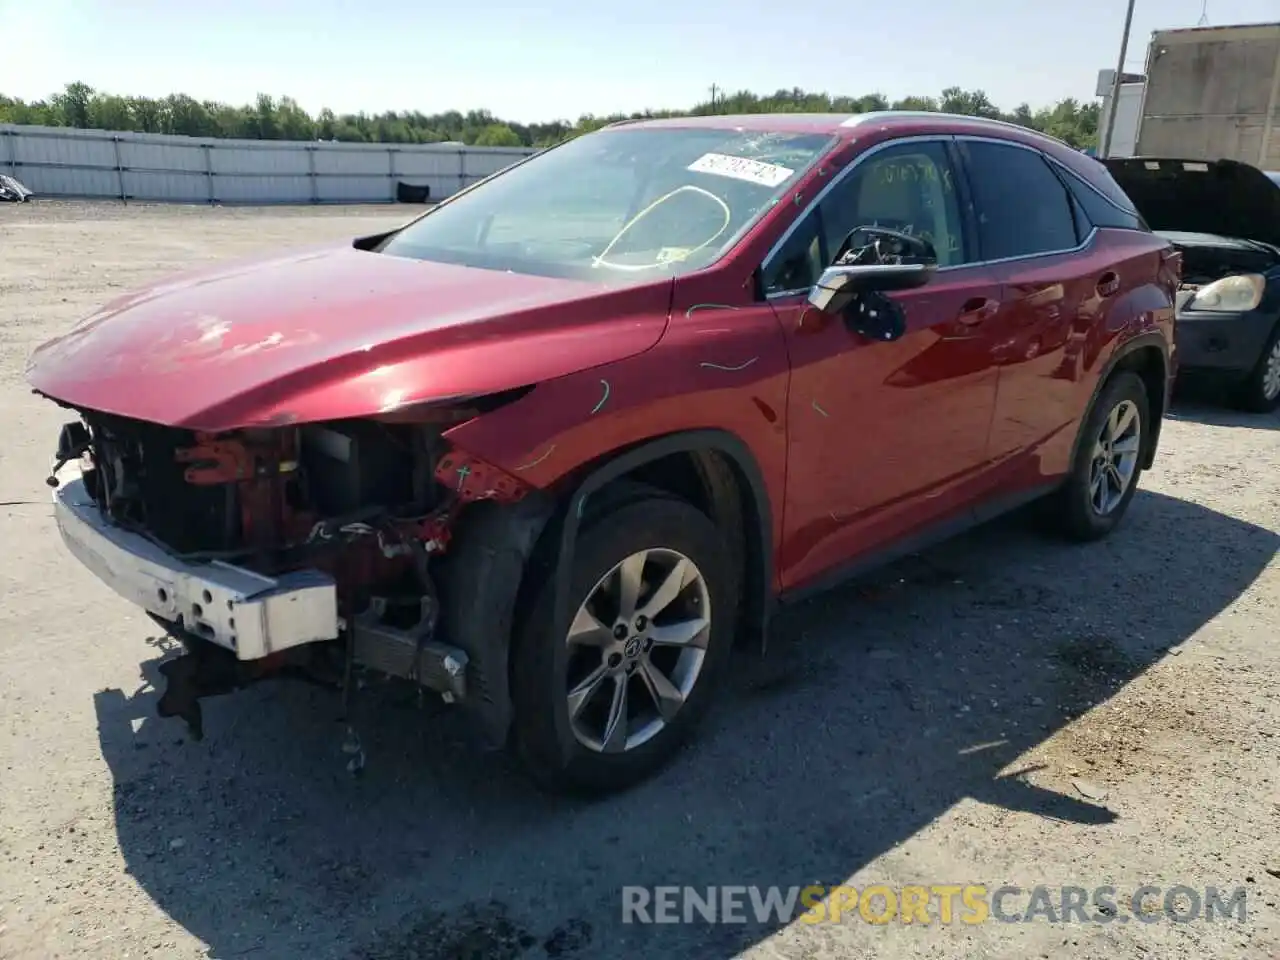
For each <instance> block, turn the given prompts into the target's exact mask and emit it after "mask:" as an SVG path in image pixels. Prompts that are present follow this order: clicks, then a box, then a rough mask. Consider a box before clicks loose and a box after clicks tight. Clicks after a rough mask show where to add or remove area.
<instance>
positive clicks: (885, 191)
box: [763, 143, 973, 293]
mask: <svg viewBox="0 0 1280 960" xmlns="http://www.w3.org/2000/svg"><path fill="white" fill-rule="evenodd" d="M867 226H879V227H888V228H889V229H891V230H900V231H902V232H903V233H909V234H913V235H915V236H918V237H921V238H922V239H924V240H926V241H928V242H929V243H930V244H932V246H933V248H934V251H935V254H936V256H937V258H938V265H939V266H944V267H945V266H955V265H956V264H960V263H965V262H967V261H969V260H972V259H973V257H971V256H968V252H967V251H966V249H965V244H964V226H963V219H962V215H961V207H960V201H959V197H958V196H957V194H956V187H955V175H954V173H953V172H952V169H951V163H950V160H949V158H948V155H947V150H946V147H945V146H944V145H943V144H942V143H912V144H902V145H900V146H896V147H889V148H887V149H885V150H882V151H880V152H879V153H876V154H873V155H872V156H870V157H868V158H867V159H866V160H864V161H862V162H861V163H859V164H858V165H857V166H855V167H854V168H853V169H852V170H851V171H850V172H849V173H848V174H847V175H846V176H845V177H844V178H843V179H841V180H840V181H838V182H837V184H836V186H835V187H833V188H832V190H831V192H830V193H829V194H827V196H826V197H824V198H823V200H822V202H821V203H820V204H819V205H818V208H817V209H816V210H814V211H812V212H811V213H810V214H809V215H808V217H806V219H805V221H804V222H803V223H801V224H800V225H799V226H798V227H797V228H796V229H795V230H794V231H793V232H792V234H791V236H790V237H788V239H787V241H786V242H785V243H784V244H783V246H782V248H781V249H780V250H779V251H778V253H777V255H776V256H775V257H774V259H773V260H771V261H770V262H769V263H768V264H766V269H765V273H764V277H763V281H764V290H765V292H766V293H780V292H782V291H791V290H800V289H803V288H807V287H808V286H810V285H811V284H812V283H813V282H814V281H815V280H816V279H817V277H818V274H819V273H820V272H821V270H822V268H823V267H825V266H827V265H828V264H830V263H831V262H832V261H833V260H834V259H835V257H836V254H837V253H838V252H839V249H840V245H841V244H842V243H843V242H844V240H845V238H846V237H848V235H849V234H850V233H852V232H853V231H854V230H856V229H857V228H858V227H867Z"/></svg>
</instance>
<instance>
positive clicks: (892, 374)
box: [761, 138, 1001, 589]
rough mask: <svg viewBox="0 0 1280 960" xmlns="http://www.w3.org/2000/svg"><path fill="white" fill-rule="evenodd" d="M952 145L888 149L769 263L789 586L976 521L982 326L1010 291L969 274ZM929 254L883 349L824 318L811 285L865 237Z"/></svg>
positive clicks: (859, 169) (991, 399) (983, 382)
mask: <svg viewBox="0 0 1280 960" xmlns="http://www.w3.org/2000/svg"><path fill="white" fill-rule="evenodd" d="M954 157H955V154H954V149H953V147H952V145H951V142H950V138H911V139H910V140H899V141H890V142H888V143H887V144H885V145H883V146H880V147H873V148H871V149H870V150H869V151H868V152H866V153H864V154H861V155H860V156H858V157H857V158H855V159H854V161H853V162H852V163H851V164H850V166H849V167H847V168H845V170H844V171H842V172H841V173H840V174H838V175H837V176H836V177H835V178H834V179H833V180H832V182H831V183H830V185H829V186H828V187H827V188H826V189H825V190H824V191H823V192H822V193H820V194H819V195H818V197H817V198H816V200H815V202H814V204H813V205H812V207H811V209H809V210H808V211H806V213H805V214H804V215H803V216H802V217H801V219H800V220H798V221H797V222H796V224H794V225H793V227H792V228H791V229H790V231H789V232H788V234H787V235H784V237H783V239H782V241H781V242H780V244H779V245H778V247H776V248H775V250H774V251H773V252H771V254H770V256H769V257H768V258H767V259H766V260H765V262H764V264H763V265H762V274H761V279H762V287H763V292H764V293H765V295H766V297H767V298H768V301H769V303H770V305H771V306H772V308H773V310H774V311H775V313H776V315H777V317H778V320H779V322H780V323H781V325H782V327H783V330H784V332H785V335H786V337H787V342H788V348H789V351H790V357H791V365H792V377H791V388H790V392H789V398H788V416H787V424H788V456H787V490H786V506H785V513H784V521H783V522H784V538H783V544H782V558H781V559H782V568H783V569H782V571H781V574H782V579H783V586H784V589H793V588H803V587H804V586H806V585H809V584H810V583H811V582H813V581H815V580H818V579H820V578H821V577H822V576H823V574H826V573H828V572H833V571H836V570H838V569H839V568H840V567H842V566H844V565H845V564H848V563H850V562H852V561H856V560H857V559H859V558H861V557H865V556H866V555H867V554H870V553H872V552H874V551H877V550H878V548H887V547H890V546H893V545H897V544H898V542H899V541H901V540H903V539H904V538H909V537H911V535H912V534H913V533H916V532H924V530H925V528H928V527H930V526H932V525H933V524H935V523H939V522H942V521H945V520H947V519H952V518H954V519H957V520H961V521H963V520H967V519H968V517H969V515H970V514H971V507H972V504H973V502H974V500H975V499H976V498H978V497H979V496H981V494H982V493H984V492H986V490H987V486H988V484H989V471H988V470H987V469H986V467H987V438H988V432H989V430H990V425H991V417H992V414H993V411H994V409H995V400H996V380H997V367H996V358H997V355H998V351H997V344H996V343H995V342H994V341H993V336H992V335H991V334H990V333H989V332H988V331H989V329H990V327H991V325H990V324H988V323H987V321H988V320H989V319H990V318H991V317H992V316H993V315H994V314H995V312H996V311H997V310H998V307H999V301H1000V296H1001V285H1000V282H999V280H998V279H997V278H996V277H994V276H993V275H992V273H991V272H990V271H989V270H988V269H987V268H986V267H984V266H981V265H979V264H976V263H974V262H973V261H974V259H975V258H976V244H975V243H974V240H973V223H972V222H971V218H970V215H969V212H968V211H969V210H970V207H969V204H968V198H967V196H966V193H965V187H964V184H963V183H961V182H960V178H959V175H958V172H957V171H958V165H957V164H955V162H954ZM864 226H881V227H888V228H890V229H894V230H899V231H902V232H904V233H911V234H915V235H917V236H921V237H922V238H924V239H927V240H929V241H930V243H932V245H933V247H934V249H935V251H936V253H937V257H938V268H939V269H938V272H937V273H936V274H935V275H934V277H933V278H932V279H931V280H930V282H929V283H927V284H926V285H924V286H922V287H920V288H918V289H914V290H905V291H899V292H894V293H889V294H887V295H886V296H888V297H889V298H890V299H891V300H892V301H894V302H895V303H896V304H897V305H898V306H899V307H901V309H902V311H903V313H904V319H905V328H906V333H905V334H904V336H902V337H901V338H900V339H898V340H894V341H890V342H879V341H873V340H869V339H867V338H865V337H863V336H861V335H859V334H858V333H855V332H854V331H853V330H852V329H851V328H850V327H849V326H848V325H847V323H846V322H845V319H844V318H843V317H841V316H835V315H830V314H826V313H823V312H820V311H818V310H817V309H815V308H814V307H812V306H810V305H809V304H808V301H807V296H808V293H809V288H810V286H811V285H812V284H813V282H814V281H815V280H816V279H817V276H818V274H819V273H820V272H821V270H822V269H823V268H824V267H826V266H828V265H830V263H831V262H832V261H833V260H834V258H835V257H836V255H837V254H838V252H839V249H840V247H841V244H842V243H843V242H844V240H845V238H846V237H848V235H849V234H850V233H851V232H852V231H854V230H855V229H857V228H859V227H864Z"/></svg>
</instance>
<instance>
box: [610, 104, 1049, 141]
mask: <svg viewBox="0 0 1280 960" xmlns="http://www.w3.org/2000/svg"><path fill="white" fill-rule="evenodd" d="M610 126H612V127H619V126H627V127H653V128H662V127H704V128H706V127H710V128H715V129H726V130H761V131H769V132H778V133H828V134H835V135H837V136H840V137H853V136H856V135H857V133H858V131H859V130H865V129H866V128H867V127H869V126H879V127H881V128H882V129H894V130H899V131H901V132H903V133H906V132H911V133H932V132H938V133H956V132H960V130H961V129H962V130H963V131H964V132H981V131H982V130H987V131H1001V132H1006V133H1007V132H1009V131H1017V132H1019V133H1022V134H1026V135H1029V136H1032V137H1040V138H1043V139H1045V140H1052V141H1053V142H1054V143H1059V144H1061V141H1059V140H1056V139H1055V138H1053V137H1049V136H1046V135H1045V134H1042V133H1039V132H1038V131H1036V130H1032V129H1030V128H1028V127H1023V126H1019V125H1018V124H1015V123H1009V122H1008V121H1005V120H992V119H988V118H987V117H971V116H966V115H963V114H956V113H939V112H937V111H933V110H876V111H872V112H870V113H745V114H714V115H711V116H683V117H655V118H652V119H643V120H623V121H620V122H619V123H615V124H610ZM606 129H608V128H606Z"/></svg>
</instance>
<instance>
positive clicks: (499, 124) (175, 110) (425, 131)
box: [0, 83, 1098, 147]
mask: <svg viewBox="0 0 1280 960" xmlns="http://www.w3.org/2000/svg"><path fill="white" fill-rule="evenodd" d="M890 106H892V108H893V109H895V110H927V111H935V110H943V111H946V112H949V113H959V114H965V115H969V116H979V117H991V118H993V119H1003V120H1008V121H1010V122H1012V123H1018V124H1021V125H1022V126H1025V127H1030V128H1032V129H1035V130H1041V131H1043V132H1045V133H1048V134H1050V135H1052V136H1055V137H1058V138H1060V139H1062V140H1064V141H1066V142H1067V143H1069V144H1071V145H1072V146H1074V147H1088V146H1092V145H1094V144H1095V143H1096V142H1097V137H1098V104H1097V103H1096V102H1095V103H1081V102H1080V101H1078V100H1075V99H1073V98H1067V99H1064V100H1060V101H1058V102H1057V103H1055V104H1051V105H1048V106H1044V107H1041V108H1040V109H1033V108H1032V107H1031V106H1030V105H1028V104H1025V103H1024V104H1019V105H1018V106H1017V107H1015V108H1014V109H1013V110H1012V111H1010V112H1008V113H1006V112H1004V111H1002V110H1001V109H1000V108H999V107H997V106H996V105H995V104H993V103H992V102H991V99H990V98H989V97H988V96H987V94H986V92H985V91H983V90H965V89H963V88H962V87H954V86H953V87H948V88H947V89H945V90H943V91H942V92H941V94H939V95H938V96H936V97H934V96H907V97H902V98H900V99H898V100H896V101H893V103H892V105H891V104H890V101H889V99H888V98H887V97H885V96H884V94H882V93H865V94H861V95H858V96H850V95H839V96H832V95H830V94H827V93H818V92H814V91H809V90H802V89H800V88H799V87H793V88H791V89H786V90H775V91H774V92H773V93H765V94H759V93H754V92H752V91H750V90H738V91H736V92H725V93H717V95H716V98H715V100H714V101H712V100H711V98H709V97H708V98H707V99H706V100H704V101H703V102H701V103H695V104H694V105H693V106H691V107H689V108H687V109H684V110H643V111H639V112H636V113H630V114H626V113H614V114H609V115H607V116H597V115H594V114H586V115H584V116H581V117H579V118H578V119H577V120H576V121H572V122H570V121H568V120H552V121H548V122H543V123H530V124H524V123H516V122H514V121H511V120H505V119H503V118H501V117H497V116H495V115H494V114H493V113H492V112H491V111H489V110H468V111H466V112H465V113H464V112H462V111H459V110H448V111H445V112H443V113H437V114H424V113H422V112H421V111H416V110H415V111H405V112H396V111H386V112H383V113H379V114H374V115H371V114H367V113H348V114H337V113H334V112H333V111H332V110H321V111H320V113H319V114H318V115H317V116H315V117H313V116H311V115H310V114H309V113H307V111H305V110H303V109H302V107H300V106H299V105H298V103H297V101H295V100H293V99H291V98H290V97H274V96H271V95H269V94H266V93H263V94H260V95H259V96H258V97H257V99H256V100H255V101H254V102H253V103H252V104H244V105H240V106H233V105H229V104H225V103H217V102H212V101H205V102H203V103H201V102H198V101H196V100H194V99H192V98H191V97H188V96H186V95H184V94H181V93H174V94H171V95H170V96H168V97H164V98H161V99H154V98H150V97H122V96H118V95H115V94H110V93H104V92H102V91H99V90H94V89H93V88H92V87H90V86H88V85H87V84H84V83H70V84H67V86H66V87H65V88H64V89H63V90H62V92H61V93H57V94H55V95H53V96H51V97H50V98H49V99H48V100H36V101H32V102H29V103H28V102H24V101H22V100H19V99H16V98H14V97H6V96H3V95H0V122H3V123H20V124H41V125H45V126H65V127H91V128H96V129H105V130H136V131H142V132H151V133H179V134H185V135H187V136H206V137H239V138H248V139H261V140H313V139H316V138H320V139H323V140H335V139H336V140H340V141H345V142H350V143H437V142H440V141H444V140H449V141H454V140H458V141H461V142H463V143H468V144H476V145H480V146H503V147H516V146H528V147H547V146H551V145H552V144H555V143H558V142H560V141H562V140H564V139H566V138H569V137H575V136H578V135H579V134H583V133H588V132H590V131H592V130H598V129H599V128H600V127H603V126H606V125H608V124H610V123H616V122H617V121H619V120H632V119H644V118H650V117H670V116H678V115H685V114H692V115H695V116H705V115H709V114H742V113H823V112H834V113H865V112H869V111H875V110H886V109H889V108H890Z"/></svg>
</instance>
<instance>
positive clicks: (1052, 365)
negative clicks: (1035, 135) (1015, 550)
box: [957, 137, 1120, 492]
mask: <svg viewBox="0 0 1280 960" xmlns="http://www.w3.org/2000/svg"><path fill="white" fill-rule="evenodd" d="M957 146H958V148H959V152H960V155H961V157H962V160H963V164H964V168H965V173H966V179H967V181H968V184H969V189H970V192H971V195H972V198H973V209H974V214H975V219H976V221H977V229H978V248H979V251H980V253H979V256H980V258H981V260H982V261H983V262H984V263H985V264H986V265H987V267H988V268H989V269H990V270H991V271H992V272H993V274H994V275H995V277H996V278H997V279H998V280H999V281H1000V283H1001V285H1002V289H1001V295H1000V301H1001V306H1000V309H999V311H998V312H997V313H996V314H995V316H994V317H993V318H992V320H991V321H990V322H991V326H992V334H993V336H994V338H995V342H996V354H995V362H996V365H997V368H998V370H999V377H998V382H997V390H996V401H995V412H994V416H993V417H992V421H991V433H990V446H989V450H988V453H989V455H990V457H991V458H992V459H994V460H1002V461H1004V463H1003V464H1002V465H1001V467H1002V472H1003V473H1004V475H1005V476H1006V478H1007V480H1008V481H1009V483H1011V485H1012V488H1013V489H1017V488H1030V487H1034V486H1038V485H1039V484H1040V483H1042V482H1045V481H1046V480H1047V479H1048V478H1050V477H1053V476H1056V475H1057V474H1058V473H1060V472H1061V471H1062V470H1063V469H1065V460H1066V458H1069V456H1070V446H1071V444H1072V442H1073V441H1074V438H1075V430H1074V424H1075V422H1076V420H1077V419H1078V417H1079V414H1080V405H1081V404H1080V400H1079V390H1078V388H1077V380H1078V370H1079V359H1080V354H1081V351H1082V350H1083V348H1084V345H1085V342H1086V339H1087V336H1088V334H1089V331H1090V328H1091V326H1092V324H1093V322H1094V318H1095V317H1096V315H1097V312H1098V310H1099V308H1100V306H1101V305H1102V304H1103V301H1105V300H1106V299H1107V298H1108V297H1111V296H1113V295H1114V294H1115V293H1116V292H1117V291H1118V290H1119V289H1120V278H1119V277H1118V276H1117V275H1116V273H1115V272H1114V270H1112V269H1111V267H1110V266H1109V264H1108V263H1107V262H1106V261H1103V260H1099V259H1098V258H1096V257H1093V256H1090V253H1089V248H1090V246H1091V245H1092V243H1093V241H1094V237H1095V233H1096V232H1095V231H1094V230H1093V228H1092V225H1091V224H1089V223H1088V221H1087V219H1086V218H1085V217H1084V215H1083V211H1082V210H1081V209H1080V207H1079V204H1078V203H1076V202H1075V201H1074V200H1073V198H1072V195H1071V193H1070V192H1069V191H1068V189H1067V187H1066V185H1065V183H1064V182H1063V180H1062V179H1060V177H1059V174H1058V173H1057V172H1056V167H1055V166H1054V165H1052V164H1051V161H1049V160H1048V158H1046V157H1045V156H1044V154H1042V153H1041V152H1040V151H1039V150H1036V149H1034V148H1032V147H1029V146H1026V145H1023V144H1019V143H1015V142H1013V141H1007V140H993V139H984V138H978V137H960V138H958V140H957ZM1011 492H1012V490H1011Z"/></svg>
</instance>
